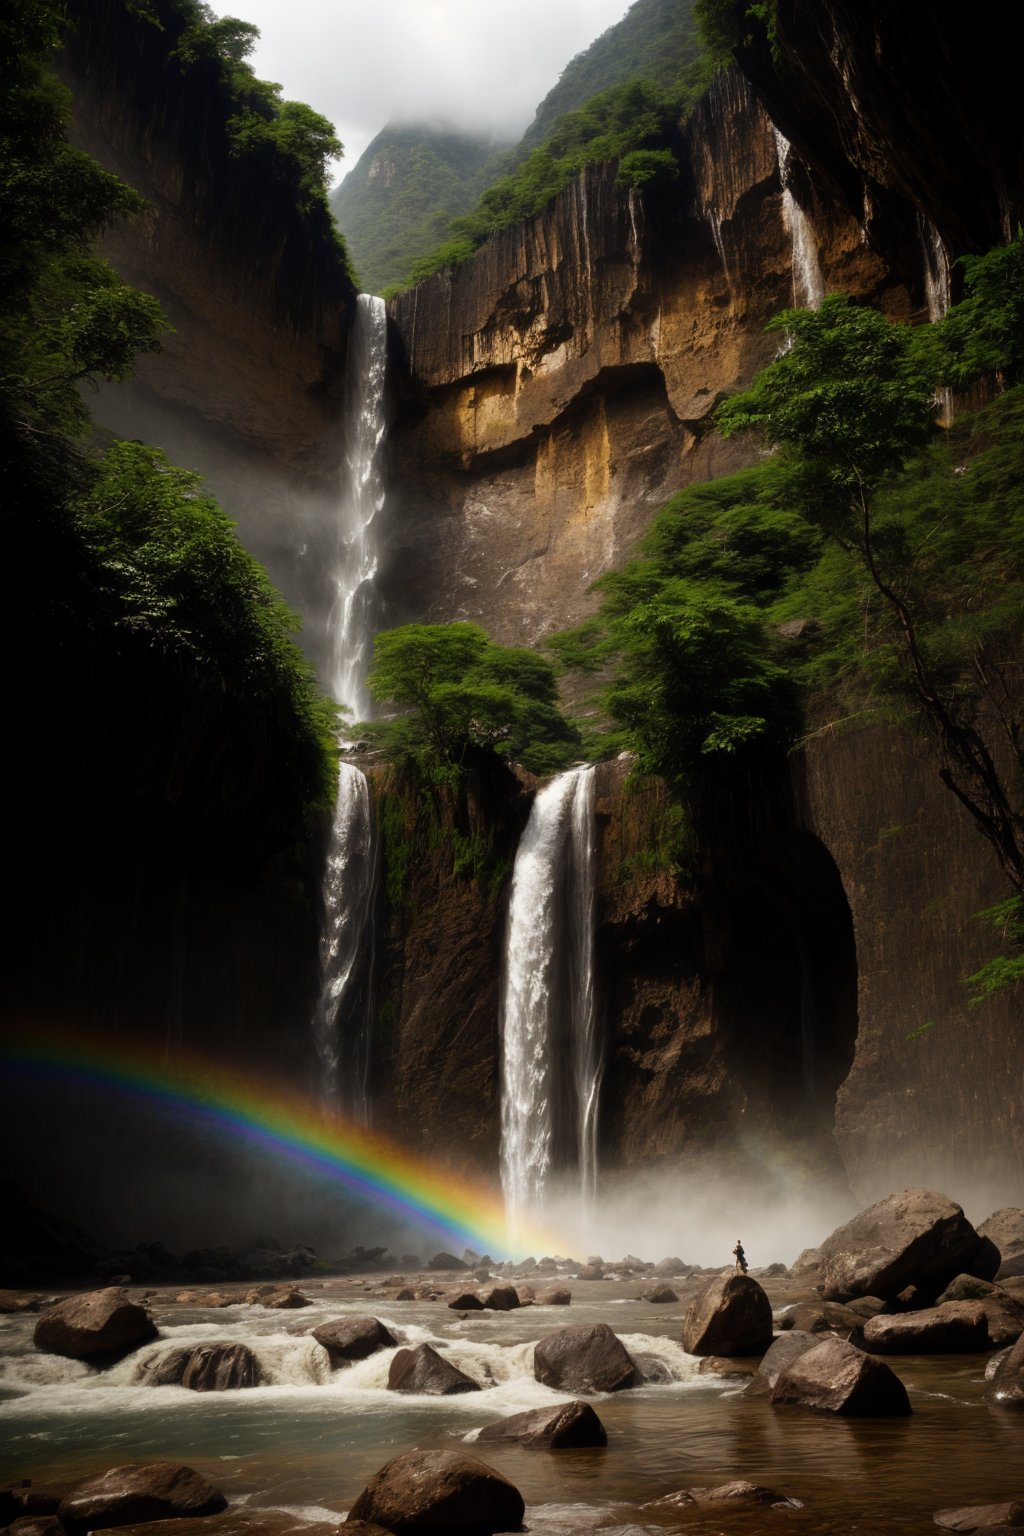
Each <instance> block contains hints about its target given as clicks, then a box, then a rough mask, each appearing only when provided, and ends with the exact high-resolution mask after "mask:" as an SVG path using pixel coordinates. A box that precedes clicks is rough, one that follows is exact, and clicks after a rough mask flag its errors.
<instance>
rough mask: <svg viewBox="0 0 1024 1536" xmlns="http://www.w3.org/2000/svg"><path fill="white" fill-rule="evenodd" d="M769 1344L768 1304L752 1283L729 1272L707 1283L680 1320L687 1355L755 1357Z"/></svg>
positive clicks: (770, 1332) (749, 1279)
mask: <svg viewBox="0 0 1024 1536" xmlns="http://www.w3.org/2000/svg"><path fill="white" fill-rule="evenodd" d="M771 1341H772V1308H771V1302H770V1301H769V1300H768V1297H767V1296H766V1294H765V1292H764V1290H763V1289H762V1287H761V1286H760V1285H758V1283H757V1281H756V1280H753V1279H751V1277H750V1276H749V1275H737V1274H734V1273H733V1271H732V1270H723V1272H722V1273H721V1274H719V1275H715V1276H714V1278H713V1279H711V1280H709V1281H708V1283H707V1285H705V1287H704V1289H703V1290H702V1291H701V1292H700V1293H699V1294H698V1295H697V1296H696V1297H695V1298H694V1300H693V1301H692V1302H691V1303H690V1308H689V1311H688V1312H687V1314H686V1317H685V1319H684V1320H683V1348H684V1349H685V1350H686V1352H687V1354H689V1355H757V1354H760V1353H761V1352H762V1351H763V1350H766V1349H767V1348H768V1346H769V1344H770V1343H771Z"/></svg>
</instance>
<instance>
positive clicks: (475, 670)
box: [365, 623, 578, 785]
mask: <svg viewBox="0 0 1024 1536" xmlns="http://www.w3.org/2000/svg"><path fill="white" fill-rule="evenodd" d="M367 682H368V687H369V690H370V693H371V694H372V695H373V697H374V698H375V699H377V700H379V701H380V702H381V703H386V704H391V705H397V706H398V707H399V709H402V710H404V711H405V713H404V714H401V715H399V716H398V717H397V718H394V719H391V720H384V721H380V722H374V723H373V724H371V725H370V726H368V727H365V729H366V731H367V733H368V734H369V735H370V736H371V738H372V739H373V740H375V741H376V742H377V743H378V744H379V745H380V746H381V747H382V749H383V750H384V751H385V752H386V753H387V754H388V756H389V757H390V758H391V760H392V761H394V762H399V763H402V762H404V763H413V764H415V765H416V766H417V767H418V768H419V769H420V771H421V772H423V773H424V774H425V775H426V776H427V778H428V779H429V780H430V781H431V782H433V783H447V784H451V785H454V784H457V783H458V782H459V780H460V778H461V775H462V773H463V771H464V768H465V766H466V763H467V760H468V756H469V754H471V753H472V752H473V751H484V752H487V753H493V754H496V755H498V756H502V757H512V758H515V759H517V760H518V761H521V762H523V763H524V764H525V766H526V767H528V768H530V769H531V770H532V771H533V772H535V773H549V772H553V771H555V770H556V769H558V768H562V767H564V766H565V764H566V763H567V762H568V761H569V760H570V758H571V756H572V753H573V749H574V747H575V746H576V745H577V743H578V737H577V735H576V733H575V732H574V731H573V730H572V728H571V727H570V726H569V725H568V723H567V722H566V721H565V720H564V719H563V717H562V715H561V714H560V712H559V710H558V706H557V702H556V698H557V695H556V688H555V680H554V674H553V672H552V670H551V668H550V666H549V665H548V664H547V663H546V662H545V661H543V660H542V659H541V658H540V657H538V656H537V655H536V654H535V653H534V652H532V651H528V650H522V649H517V648H514V647H510V646H501V645H495V644H494V643H493V642H492V641H491V640H489V639H488V637H487V635H486V633H485V632H484V631H483V630H482V629H480V628H478V626H477V625H475V624H464V623H458V624H407V625H404V626H402V627H401V628H399V629H392V630H386V631H385V632H384V633H383V634H379V635H378V636H377V637H376V639H375V641H374V660H373V667H372V668H371V671H370V675H369V678H368V680H367Z"/></svg>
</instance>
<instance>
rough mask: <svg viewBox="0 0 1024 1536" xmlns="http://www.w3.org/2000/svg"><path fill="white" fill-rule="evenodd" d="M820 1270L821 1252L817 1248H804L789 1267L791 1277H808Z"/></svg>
mask: <svg viewBox="0 0 1024 1536" xmlns="http://www.w3.org/2000/svg"><path fill="white" fill-rule="evenodd" d="M820 1268H821V1251H820V1249H818V1248H805V1249H804V1250H803V1252H802V1253H799V1254H797V1256H796V1258H795V1259H794V1260H793V1262H792V1264H791V1265H790V1266H789V1272H790V1274H791V1275H793V1276H796V1275H810V1274H813V1273H814V1271H816V1270H818V1269H820Z"/></svg>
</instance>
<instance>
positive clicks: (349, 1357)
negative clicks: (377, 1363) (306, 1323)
mask: <svg viewBox="0 0 1024 1536" xmlns="http://www.w3.org/2000/svg"><path fill="white" fill-rule="evenodd" d="M312 1336H313V1338H314V1339H316V1341H317V1343H318V1344H322V1345H323V1347H324V1349H326V1351H327V1353H328V1354H329V1355H330V1357H331V1367H332V1369H336V1368H337V1367H338V1366H343V1365H351V1363H352V1361H353V1360H365V1359H366V1357H367V1356H368V1355H374V1354H376V1352H377V1350H378V1349H393V1348H394V1346H395V1345H396V1344H397V1343H398V1340H397V1339H396V1338H395V1336H394V1334H393V1333H392V1332H391V1330H390V1328H385V1326H384V1324H383V1323H382V1322H381V1321H380V1319H379V1318H376V1317H339V1318H337V1319H336V1320H335V1321H334V1322H333V1323H321V1324H320V1326H319V1328H314V1329H313V1334H312Z"/></svg>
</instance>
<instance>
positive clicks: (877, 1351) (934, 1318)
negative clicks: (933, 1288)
mask: <svg viewBox="0 0 1024 1536" xmlns="http://www.w3.org/2000/svg"><path fill="white" fill-rule="evenodd" d="M987 1345H988V1319H987V1317H986V1315H985V1310H984V1308H983V1307H982V1306H981V1304H980V1302H977V1301H947V1302H945V1303H943V1305H942V1306H940V1307H930V1308H929V1309H928V1310H927V1311H925V1312H900V1313H896V1314H894V1315H891V1316H890V1315H886V1314H884V1313H883V1314H881V1315H880V1316H878V1317H872V1318H869V1319H868V1321H867V1322H866V1323H865V1324H864V1347H865V1349H866V1350H868V1351H869V1353H870V1354H873V1355H976V1354H981V1353H982V1352H983V1351H984V1350H985V1348H986V1346H987Z"/></svg>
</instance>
